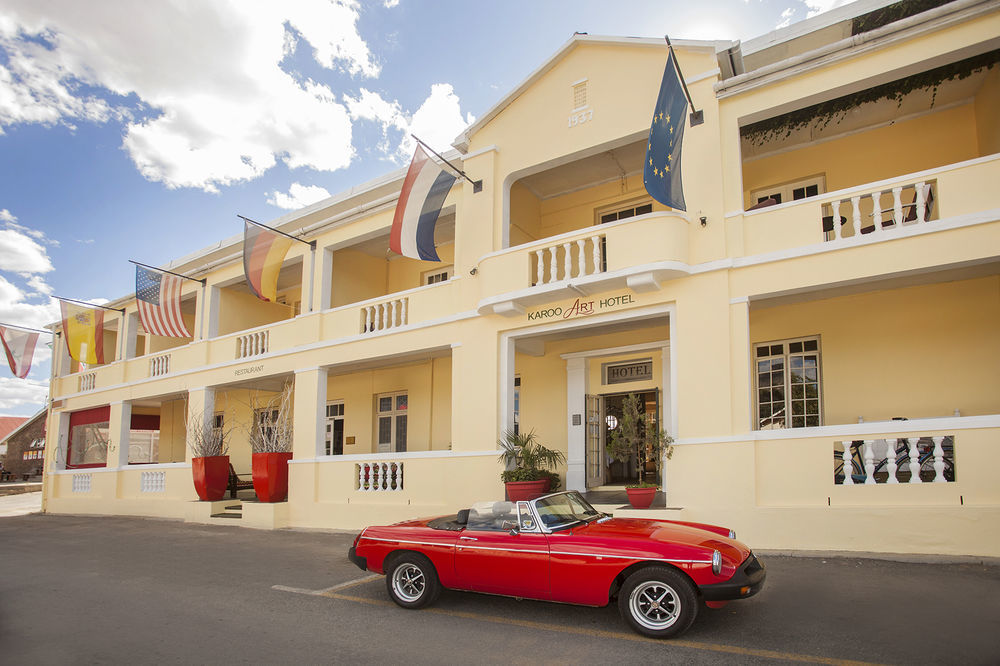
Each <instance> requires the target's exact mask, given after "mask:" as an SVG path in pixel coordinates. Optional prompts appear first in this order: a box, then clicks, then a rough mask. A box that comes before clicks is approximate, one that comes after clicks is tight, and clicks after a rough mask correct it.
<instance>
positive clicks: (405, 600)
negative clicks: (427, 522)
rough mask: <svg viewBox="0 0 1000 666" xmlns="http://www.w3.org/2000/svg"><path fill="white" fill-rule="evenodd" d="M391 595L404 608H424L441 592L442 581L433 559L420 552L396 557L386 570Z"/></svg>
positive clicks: (386, 583)
mask: <svg viewBox="0 0 1000 666" xmlns="http://www.w3.org/2000/svg"><path fill="white" fill-rule="evenodd" d="M385 587H386V589H387V590H388V591H389V596H390V597H391V598H392V600H393V601H395V602H396V603H397V604H399V605H400V606H402V607H403V608H423V607H424V606H426V605H428V604H431V603H433V602H434V600H435V599H437V598H438V595H440V594H441V583H440V581H438V577H437V572H436V571H435V570H434V565H433V564H431V561H430V560H428V559H427V558H426V557H424V556H423V555H421V554H420V553H404V554H402V555H400V556H398V557H396V558H395V559H394V560H393V562H392V566H391V567H390V569H389V571H387V572H386V577H385Z"/></svg>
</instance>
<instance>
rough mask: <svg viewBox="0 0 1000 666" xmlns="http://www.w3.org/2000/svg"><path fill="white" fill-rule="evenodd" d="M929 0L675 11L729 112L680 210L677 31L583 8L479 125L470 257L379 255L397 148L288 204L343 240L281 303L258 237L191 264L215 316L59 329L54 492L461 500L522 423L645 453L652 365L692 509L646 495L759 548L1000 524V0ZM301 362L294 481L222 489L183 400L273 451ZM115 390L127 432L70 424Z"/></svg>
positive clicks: (719, 113) (85, 498)
mask: <svg viewBox="0 0 1000 666" xmlns="http://www.w3.org/2000/svg"><path fill="white" fill-rule="evenodd" d="M913 6H914V3H910V2H904V3H899V4H898V5H888V3H886V2H879V1H867V0H866V1H863V2H859V3H854V4H852V5H848V6H846V7H842V8H839V9H837V10H834V11H832V12H829V13H826V14H822V15H819V16H816V17H813V18H811V19H808V20H806V21H803V22H802V23H798V24H795V25H792V26H790V27H787V28H784V29H780V30H777V31H775V32H772V33H770V34H767V35H764V36H762V37H759V38H755V39H752V40H749V41H746V42H743V43H732V42H728V41H727V42H712V41H683V40H676V41H675V42H674V47H675V50H676V54H677V58H678V61H679V64H680V67H681V69H682V70H683V72H684V74H685V78H686V81H687V85H688V87H689V89H690V94H691V96H692V97H693V100H694V104H695V107H696V108H697V109H698V110H700V111H702V112H703V114H704V122H703V123H702V124H699V125H693V126H692V125H688V126H687V127H686V130H685V137H684V146H683V180H684V195H685V198H686V201H687V207H688V210H687V211H686V212H682V211H677V210H671V209H668V208H665V207H663V206H661V205H660V204H658V203H655V202H654V201H653V200H652V199H651V198H650V197H649V196H648V195H647V193H646V191H645V189H644V187H643V184H642V166H643V161H644V159H645V157H644V151H645V148H646V139H647V135H648V132H649V127H650V116H651V111H652V109H653V106H654V102H655V99H656V95H657V91H658V87H659V83H660V80H661V77H662V74H663V70H664V64H665V62H666V57H667V50H666V47H665V43H664V41H663V40H662V39H638V38H616V37H598V36H591V35H582V34H577V35H575V36H573V37H572V38H571V39H570V40H569V41H568V42H567V43H566V44H565V45H563V47H562V48H560V49H559V51H558V52H557V53H555V54H554V55H553V56H552V57H551V58H550V59H549V60H547V61H546V62H544V63H542V64H541V65H540V66H539V67H538V69H537V70H535V71H534V72H533V73H531V74H530V76H528V77H527V78H526V79H525V80H524V82H523V83H522V84H521V85H519V86H518V87H517V88H516V89H515V90H513V91H511V92H510V93H509V94H508V95H507V96H506V97H504V98H503V99H502V100H501V101H500V102H499V103H498V104H497V105H496V106H495V107H493V108H492V109H491V110H489V111H488V112H487V113H486V114H485V115H484V116H483V117H482V118H480V119H479V120H478V121H476V122H475V123H474V124H473V125H472V126H470V127H468V128H467V129H466V130H465V132H464V133H463V134H462V135H461V136H459V137H458V138H457V139H456V140H455V142H454V144H453V145H454V149H455V150H454V151H450V152H449V154H448V155H447V156H448V157H449V158H451V159H452V160H453V161H454V162H455V163H456V164H458V165H460V166H461V168H462V169H463V170H464V171H465V172H466V173H467V174H469V176H470V177H472V178H473V179H474V180H482V183H483V188H482V191H480V192H474V190H473V186H472V185H471V184H469V183H468V182H464V181H461V180H460V181H459V182H458V183H457V184H456V186H455V187H454V188H453V189H452V191H451V193H450V194H449V196H448V198H447V201H446V203H445V207H444V210H443V213H442V216H441V218H440V220H439V222H438V226H437V232H436V234H437V236H436V241H437V246H438V252H439V253H440V255H441V257H442V258H443V259H444V261H443V262H442V263H428V262H420V261H416V260H412V259H407V258H403V257H399V256H396V255H390V253H389V252H388V251H387V249H388V242H389V239H388V236H389V229H390V226H391V223H392V218H393V211H394V208H395V204H396V200H397V198H398V196H399V191H400V187H401V183H402V179H403V175H404V173H405V170H400V171H396V172H394V173H390V174H387V175H386V176H384V177H382V178H378V179H376V180H373V181H371V182H367V183H363V184H359V185H358V186H356V187H354V188H352V189H350V190H349V191H347V192H343V193H341V194H339V195H337V196H334V197H332V198H330V199H327V200H325V201H322V202H319V203H317V204H314V205H312V206H309V207H307V208H304V209H302V210H299V211H297V212H294V213H290V214H288V215H285V216H283V217H280V218H277V219H274V220H270V221H267V223H268V224H269V225H271V226H274V227H276V228H279V229H281V230H283V231H285V232H287V233H289V234H292V235H295V236H298V237H301V238H303V239H305V240H309V241H316V249H315V250H311V249H310V248H309V247H308V246H307V245H304V244H301V243H295V244H294V247H292V249H291V251H290V252H289V253H288V255H287V257H286V259H285V261H284V264H283V266H282V269H281V273H280V277H279V283H278V289H279V298H278V302H276V303H268V302H264V301H260V300H258V299H257V298H255V297H254V296H253V295H252V293H251V292H250V291H249V289H248V287H247V286H246V283H245V279H244V275H243V264H242V236H234V237H232V238H228V239H225V240H221V241H219V242H216V243H214V244H212V245H210V246H209V247H206V248H205V249H203V250H201V251H199V252H196V253H194V254H192V255H190V256H186V257H181V258H179V259H177V260H175V261H173V262H171V263H170V264H169V265H167V266H164V268H167V269H169V270H172V271H176V272H179V273H183V274H186V275H191V276H194V277H197V278H204V279H205V281H206V284H205V286H204V287H203V286H201V285H199V284H198V283H195V282H188V283H186V284H185V287H184V293H183V300H182V303H183V310H184V312H185V314H186V317H187V319H188V325H189V327H190V329H191V330H192V331H193V332H194V338H193V339H171V338H163V337H158V336H152V335H147V334H146V333H145V332H144V331H143V330H142V329H141V327H140V325H139V322H138V318H137V310H136V303H135V298H134V296H133V295H129V296H125V297H123V298H119V299H117V300H115V301H113V302H111V303H109V304H108V305H110V306H113V307H118V308H124V310H125V314H124V316H122V317H119V316H118V315H111V316H109V317H107V322H106V329H105V331H104V336H105V338H104V340H105V349H106V350H108V357H109V361H108V362H107V363H106V364H105V365H101V366H96V367H89V368H87V369H85V370H84V371H82V372H79V371H75V370H74V369H73V368H71V364H70V362H69V359H68V358H67V357H66V355H65V351H64V349H63V348H64V345H59V346H58V347H57V348H58V349H60V350H61V351H62V358H58V357H57V358H56V359H54V361H53V377H52V383H51V406H50V410H49V415H48V432H49V433H51V435H50V437H52V438H53V439H57V442H54V441H51V440H50V444H49V446H48V447H46V453H47V455H48V458H49V459H48V460H47V461H46V465H45V470H46V474H45V480H44V510H45V511H47V512H51V513H74V514H105V515H108V514H114V515H136V516H157V517H168V518H174V519H183V520H189V521H198V522H207V523H211V522H223V523H227V524H233V523H237V524H241V525H249V526H254V527H263V528H280V527H297V528H344V529H355V528H359V527H361V526H364V525H367V524H372V523H386V522H392V521H397V520H401V519H404V518H409V517H416V516H426V515H434V514H443V513H447V512H454V511H455V510H456V509H458V508H461V507H463V506H468V505H469V503H470V502H472V501H474V500H478V499H483V498H494V497H495V498H499V497H502V496H503V493H504V488H503V484H502V482H501V480H500V472H501V470H502V466H501V463H500V462H499V461H498V456H497V440H498V438H499V437H500V434H501V433H503V432H504V431H505V430H507V429H510V428H513V427H514V426H515V425H516V426H517V427H518V428H519V429H520V430H522V431H527V430H534V432H535V433H536V434H537V435H538V437H539V439H540V441H541V442H542V443H543V444H545V445H547V446H549V447H551V448H554V449H558V450H560V451H562V452H563V453H564V454H565V455H566V459H567V462H566V464H565V466H563V467H562V468H561V469H559V470H558V471H559V473H560V475H561V476H562V477H563V480H564V484H565V485H566V486H567V487H569V488H571V489H579V490H588V489H591V490H592V489H594V488H598V487H607V486H608V485H612V484H615V483H624V482H627V481H629V480H632V479H634V477H635V475H636V470H635V468H634V466H631V468H630V466H629V465H624V464H611V465H609V464H608V460H607V456H606V453H605V451H604V438H605V437H606V435H607V430H608V427H609V425H613V423H614V418H613V417H614V413H615V409H620V403H621V399H622V395H623V394H626V393H638V394H641V395H642V396H643V398H644V400H645V404H646V408H647V410H648V411H650V412H651V413H652V414H654V415H655V416H656V418H657V419H658V420H659V423H660V424H662V426H663V427H664V428H665V429H666V430H667V431H668V432H669V433H670V435H671V436H672V437H673V438H674V439H675V444H674V452H673V456H672V458H671V459H670V460H668V461H666V463H665V465H664V469H663V478H662V485H663V491H664V493H665V496H666V505H667V508H665V509H653V510H647V511H643V512H640V514H641V515H643V516H646V517H669V518H675V519H680V520H693V521H706V522H713V523H720V524H725V525H727V526H730V527H733V528H735V529H736V531H737V533H738V534H740V536H741V538H743V539H745V540H746V541H747V542H748V543H751V544H753V546H754V547H755V548H759V549H831V550H843V551H881V552H910V553H946V554H966V555H992V556H996V555H1000V484H998V483H997V481H996V476H995V474H996V473H995V472H994V470H993V467H994V464H996V465H997V466H998V467H1000V194H998V192H1000V185H998V184H1000V65H998V60H1000V57H998V54H1000V51H998V49H1000V3H997V2H996V1H995V0H989V1H983V0H957V1H955V2H949V3H944V4H940V5H938V6H937V7H933V8H931V9H929V10H926V11H922V12H918V13H913V10H912V9H911V8H912V7H913ZM112 350H113V352H112ZM57 356H58V354H57ZM286 384H290V385H291V387H292V390H293V391H294V396H293V400H294V407H293V410H292V413H293V425H294V449H293V453H294V456H293V459H292V461H291V462H290V464H289V495H288V499H287V501H286V502H280V503H276V504H265V503H259V502H252V501H240V500H235V501H233V500H229V501H225V502H221V503H210V502H199V501H197V496H196V494H195V491H194V487H193V483H192V470H191V453H190V449H189V448H188V447H187V445H186V442H185V419H186V418H191V419H195V420H197V419H208V418H211V419H213V423H214V424H215V425H218V426H220V427H226V428H232V431H231V432H230V434H229V437H228V440H227V444H228V445H229V455H230V459H231V461H232V464H233V466H234V468H235V470H236V471H237V472H239V473H241V474H242V473H248V472H249V470H250V456H251V452H250V447H249V444H248V442H247V436H246V434H245V428H243V427H242V426H245V425H247V424H249V423H250V422H251V421H252V419H253V412H252V404H253V398H254V396H257V397H258V399H259V398H260V396H261V395H267V394H269V393H273V392H276V391H279V390H281V388H282V387H283V386H285V385H286ZM101 414H103V416H100V415H101ZM88 415H91V417H90V418H89V419H88ZM93 415H98V416H93ZM186 415H187V416H186ZM609 417H612V418H609ZM95 419H96V420H98V421H100V424H99V425H100V427H101V428H105V429H106V439H105V440H104V443H103V444H101V443H97V445H93V446H90V447H89V448H88V446H87V443H86V442H81V441H76V442H75V443H74V441H73V438H74V432H76V431H77V424H78V423H83V422H87V423H94V422H95ZM77 439H78V440H79V439H81V438H80V437H77ZM91 444H94V442H91ZM845 449H846V453H845ZM845 470H847V471H846V472H845ZM387 475H393V476H394V478H395V475H398V476H399V481H400V482H399V483H395V482H394V483H388V484H384V485H383V484H378V485H376V484H370V483H364V482H362V479H365V478H375V477H379V478H385V477H386V476H387ZM232 506H236V509H231V510H230V511H229V512H231V513H236V514H237V518H229V519H225V518H213V517H212V514H218V513H220V512H225V507H232ZM614 510H615V512H616V513H618V514H624V515H630V514H631V513H632V510H628V509H621V508H620V507H615V509H614Z"/></svg>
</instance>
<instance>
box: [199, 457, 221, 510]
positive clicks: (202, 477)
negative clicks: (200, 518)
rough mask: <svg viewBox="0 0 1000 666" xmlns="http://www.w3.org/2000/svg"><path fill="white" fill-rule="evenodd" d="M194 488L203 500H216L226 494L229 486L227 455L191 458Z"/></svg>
mask: <svg viewBox="0 0 1000 666" xmlns="http://www.w3.org/2000/svg"><path fill="white" fill-rule="evenodd" d="M191 472H192V474H193V475H194V490H195V492H197V493H198V499H200V500H201V501H203V502H218V501H219V500H220V499H222V498H223V497H225V496H226V488H227V487H228V486H229V456H208V457H207V458H192V459H191Z"/></svg>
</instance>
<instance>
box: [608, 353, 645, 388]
mask: <svg viewBox="0 0 1000 666" xmlns="http://www.w3.org/2000/svg"><path fill="white" fill-rule="evenodd" d="M652 378H653V359H650V358H644V359H639V360H636V361H625V362H622V363H606V364H605V365H604V383H605V384H625V383H626V382H644V381H648V380H650V379H652Z"/></svg>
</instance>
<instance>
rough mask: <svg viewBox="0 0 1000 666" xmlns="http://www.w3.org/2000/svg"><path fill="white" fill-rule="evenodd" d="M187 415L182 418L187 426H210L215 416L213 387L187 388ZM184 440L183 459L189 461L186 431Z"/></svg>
mask: <svg viewBox="0 0 1000 666" xmlns="http://www.w3.org/2000/svg"><path fill="white" fill-rule="evenodd" d="M187 403H188V404H187V409H188V411H187V417H186V418H185V419H184V422H185V425H186V426H187V427H188V428H197V427H199V426H203V425H204V424H206V423H207V425H209V426H211V425H212V422H213V420H214V418H215V389H214V388H211V387H209V388H206V387H200V388H193V389H188V400H187ZM184 440H185V443H186V445H185V451H184V460H185V461H186V462H189V463H190V462H191V458H192V455H191V448H190V443H191V442H190V440H189V439H188V437H187V432H185V433H184Z"/></svg>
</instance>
